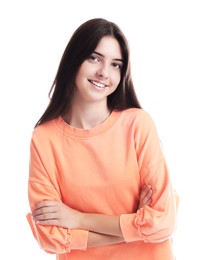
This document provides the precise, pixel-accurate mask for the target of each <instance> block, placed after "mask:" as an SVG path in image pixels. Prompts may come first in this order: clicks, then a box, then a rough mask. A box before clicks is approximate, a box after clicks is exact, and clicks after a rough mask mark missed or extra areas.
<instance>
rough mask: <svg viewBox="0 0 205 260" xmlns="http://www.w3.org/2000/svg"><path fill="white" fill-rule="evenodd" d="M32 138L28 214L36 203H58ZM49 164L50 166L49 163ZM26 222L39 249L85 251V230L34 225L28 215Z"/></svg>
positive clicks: (54, 183)
mask: <svg viewBox="0 0 205 260" xmlns="http://www.w3.org/2000/svg"><path fill="white" fill-rule="evenodd" d="M34 139H35V138H34ZM34 139H32V141H31V146H30V166H29V180H28V198H29V204H30V208H31V211H32V208H33V207H34V205H35V204H36V203H38V202H40V201H43V200H56V201H61V196H60V191H59V188H58V185H57V181H56V180H55V178H52V177H51V176H50V175H49V174H48V172H47V169H46V167H45V164H44V163H45V162H44V160H43V159H42V157H43V156H41V149H38V148H37V147H39V143H38V141H35V140H34ZM43 150H44V149H43ZM44 152H45V151H44ZM44 159H45V158H44ZM49 163H52V162H51V160H50V162H49ZM27 220H28V223H29V225H30V228H31V230H32V233H33V235H34V237H35V239H36V240H37V242H38V244H39V246H40V247H41V248H42V249H43V250H45V251H46V252H48V253H52V254H61V253H66V252H70V251H71V250H74V249H76V250H86V247H87V238H88V231H86V230H80V229H72V230H71V229H67V228H62V227H58V226H43V225H38V224H36V223H35V222H34V221H33V220H32V213H28V214H27Z"/></svg>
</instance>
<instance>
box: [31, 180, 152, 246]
mask: <svg viewBox="0 0 205 260" xmlns="http://www.w3.org/2000/svg"><path fill="white" fill-rule="evenodd" d="M151 197H152V188H151V186H150V185H146V186H144V187H143V188H142V190H141V193H140V198H139V204H138V209H140V208H142V207H144V206H145V205H147V206H149V205H150V204H151V202H152V198H151ZM32 216H33V220H34V221H35V222H36V224H38V225H51V226H60V227H64V228H71V229H85V230H89V235H88V244H87V247H94V246H101V245H109V244H116V243H120V242H124V238H123V235H122V232H121V229H120V216H109V215H104V214H95V213H83V212H80V211H78V210H75V209H72V208H70V207H69V206H67V205H66V204H64V203H62V202H58V201H51V200H46V201H42V202H39V203H37V204H36V205H35V207H34V209H33V212H32Z"/></svg>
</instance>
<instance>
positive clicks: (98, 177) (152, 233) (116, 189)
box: [27, 108, 178, 260]
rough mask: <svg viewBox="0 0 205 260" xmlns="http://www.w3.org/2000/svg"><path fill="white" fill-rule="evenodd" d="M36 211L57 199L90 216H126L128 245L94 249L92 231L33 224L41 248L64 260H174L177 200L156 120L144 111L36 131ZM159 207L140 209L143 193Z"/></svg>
mask: <svg viewBox="0 0 205 260" xmlns="http://www.w3.org/2000/svg"><path fill="white" fill-rule="evenodd" d="M30 149H31V150H30V173H29V182H28V195H29V203H30V207H31V209H32V207H33V206H34V204H36V203H37V202H40V201H42V200H45V199H47V200H58V201H62V202H63V203H65V204H67V205H68V206H70V207H72V208H74V209H76V210H79V211H82V212H88V213H89V212H90V213H102V214H107V215H118V216H120V227H121V231H122V234H123V236H124V239H125V241H126V242H124V243H119V244H115V245H109V246H100V247H95V248H87V238H88V232H89V230H80V229H73V230H70V229H66V228H61V227H57V226H40V225H38V224H35V223H34V222H33V221H32V217H31V214H30V213H28V215H27V219H28V221H29V224H30V226H31V229H32V231H33V235H34V237H35V238H36V239H37V241H38V243H39V245H40V247H41V248H42V249H44V250H45V251H46V252H48V253H55V254H56V255H57V259H59V260H65V259H81V260H83V259H89V260H92V259H98V260H101V259H102V260H105V259H109V260H110V259H114V260H116V259H117V260H120V259H122V260H124V259H126V260H131V259H136V260H137V259H139V260H151V259H152V260H161V259H162V260H173V259H174V254H173V250H172V243H171V235H172V233H173V232H174V230H175V227H176V210H177V201H178V200H177V198H178V197H177V195H176V194H175V191H174V189H173V187H172V184H171V181H170V176H169V172H168V168H167V165H166V161H165V158H164V156H163V153H162V150H161V147H160V141H159V138H158V134H157V131H156V127H155V125H154V123H153V120H152V119H151V117H150V116H149V114H148V113H147V112H145V111H144V110H142V109H135V108H133V109H127V110H124V111H113V112H112V113H111V115H110V116H109V117H108V118H107V120H105V121H104V122H103V123H102V124H100V125H99V126H97V127H95V128H93V129H90V130H83V129H77V128H73V127H71V126H70V125H68V124H67V123H65V122H64V121H63V119H62V117H58V118H56V119H54V120H51V121H49V122H47V123H44V124H43V125H40V126H38V127H37V128H35V129H34V132H33V134H32V140H31V147H30ZM144 184H150V185H151V186H152V190H153V195H152V200H153V202H152V204H151V206H150V207H148V206H145V207H143V208H141V209H140V210H138V211H137V201H138V200H139V194H140V189H141V187H142V186H143V185H144Z"/></svg>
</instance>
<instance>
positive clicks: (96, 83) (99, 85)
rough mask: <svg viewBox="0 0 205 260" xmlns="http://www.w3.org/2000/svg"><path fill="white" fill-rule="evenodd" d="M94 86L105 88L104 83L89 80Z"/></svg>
mask: <svg viewBox="0 0 205 260" xmlns="http://www.w3.org/2000/svg"><path fill="white" fill-rule="evenodd" d="M91 82H92V83H93V84H94V85H95V86H97V87H99V88H105V85H104V84H102V83H99V82H96V81H91Z"/></svg>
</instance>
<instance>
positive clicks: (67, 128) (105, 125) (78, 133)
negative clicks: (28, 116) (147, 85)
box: [54, 110, 122, 138]
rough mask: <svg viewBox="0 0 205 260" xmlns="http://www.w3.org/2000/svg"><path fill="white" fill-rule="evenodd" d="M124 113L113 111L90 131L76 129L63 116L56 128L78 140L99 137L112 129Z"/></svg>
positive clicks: (56, 122)
mask: <svg viewBox="0 0 205 260" xmlns="http://www.w3.org/2000/svg"><path fill="white" fill-rule="evenodd" d="M121 113H122V111H118V110H113V111H112V112H111V113H110V115H109V116H108V117H107V118H106V119H105V120H104V121H103V122H102V123H101V124H99V125H97V126H95V127H93V128H90V129H82V128H76V127H73V126H71V125H69V124H68V123H67V122H66V121H65V120H64V119H63V117H62V116H59V117H58V118H57V119H56V120H55V121H54V122H55V126H56V127H57V128H58V129H59V130H60V131H61V132H62V133H63V134H64V135H68V136H72V137H76V138H88V137H92V136H96V135H99V134H101V133H103V132H105V131H106V130H108V129H109V128H110V127H112V126H113V125H114V124H115V122H116V121H117V120H118V118H119V117H120V115H121Z"/></svg>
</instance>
